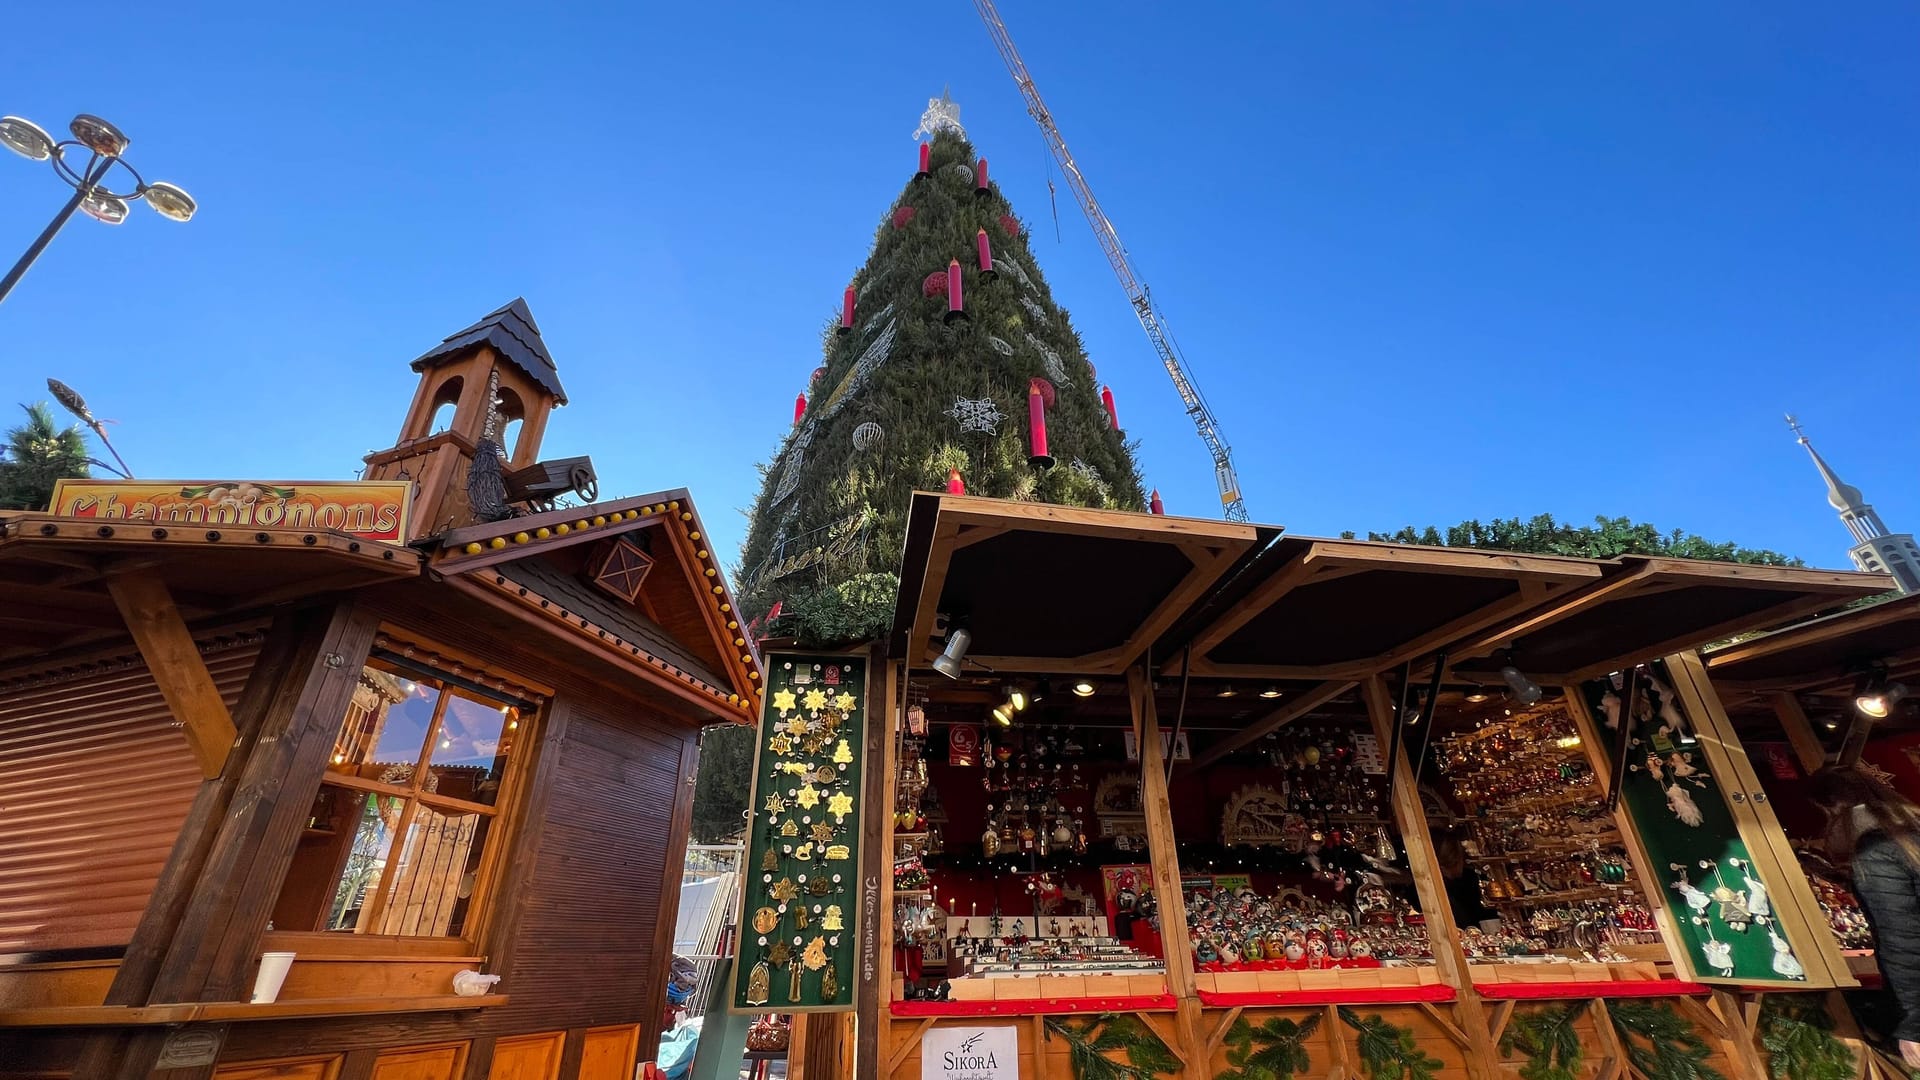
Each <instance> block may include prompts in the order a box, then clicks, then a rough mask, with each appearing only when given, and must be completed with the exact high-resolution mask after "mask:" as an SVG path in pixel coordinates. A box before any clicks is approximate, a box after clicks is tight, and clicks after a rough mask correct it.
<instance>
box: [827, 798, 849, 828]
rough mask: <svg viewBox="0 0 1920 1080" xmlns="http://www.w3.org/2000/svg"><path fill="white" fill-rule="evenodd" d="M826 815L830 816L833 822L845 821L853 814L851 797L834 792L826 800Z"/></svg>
mask: <svg viewBox="0 0 1920 1080" xmlns="http://www.w3.org/2000/svg"><path fill="white" fill-rule="evenodd" d="M827 813H829V814H832V815H833V817H834V820H835V821H840V822H844V821H846V820H847V815H848V814H851V813H853V796H851V795H849V794H847V793H846V792H844V791H836V792H834V794H833V797H832V798H830V799H828V800H827Z"/></svg>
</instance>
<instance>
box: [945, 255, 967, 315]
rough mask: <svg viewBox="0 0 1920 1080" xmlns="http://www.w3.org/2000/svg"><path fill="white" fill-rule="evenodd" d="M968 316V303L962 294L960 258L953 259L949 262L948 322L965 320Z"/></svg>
mask: <svg viewBox="0 0 1920 1080" xmlns="http://www.w3.org/2000/svg"><path fill="white" fill-rule="evenodd" d="M966 318H967V305H966V302H965V301H964V300H963V299H962V297H961V295H960V260H959V259H952V260H949V261H948V263H947V320H946V321H947V322H949V323H956V322H964V321H966Z"/></svg>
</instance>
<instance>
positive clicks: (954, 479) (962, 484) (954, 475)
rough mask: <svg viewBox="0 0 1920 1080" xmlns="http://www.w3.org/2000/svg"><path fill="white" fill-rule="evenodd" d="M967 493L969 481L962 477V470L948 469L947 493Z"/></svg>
mask: <svg viewBox="0 0 1920 1080" xmlns="http://www.w3.org/2000/svg"><path fill="white" fill-rule="evenodd" d="M966 493H967V482H966V481H964V480H962V479H960V470H959V469H948V470H947V494H949V495H965V494H966Z"/></svg>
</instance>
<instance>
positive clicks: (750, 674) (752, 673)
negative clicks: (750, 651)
mask: <svg viewBox="0 0 1920 1080" xmlns="http://www.w3.org/2000/svg"><path fill="white" fill-rule="evenodd" d="M759 677H760V673H759V672H757V671H749V672H747V678H749V679H758V678H759Z"/></svg>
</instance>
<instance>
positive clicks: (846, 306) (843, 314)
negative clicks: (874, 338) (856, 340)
mask: <svg viewBox="0 0 1920 1080" xmlns="http://www.w3.org/2000/svg"><path fill="white" fill-rule="evenodd" d="M852 330H853V286H851V285H849V286H847V293H846V295H845V296H843V297H841V298H840V332H841V333H843V334H845V333H850V332H852Z"/></svg>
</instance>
